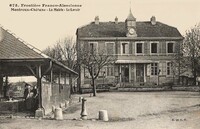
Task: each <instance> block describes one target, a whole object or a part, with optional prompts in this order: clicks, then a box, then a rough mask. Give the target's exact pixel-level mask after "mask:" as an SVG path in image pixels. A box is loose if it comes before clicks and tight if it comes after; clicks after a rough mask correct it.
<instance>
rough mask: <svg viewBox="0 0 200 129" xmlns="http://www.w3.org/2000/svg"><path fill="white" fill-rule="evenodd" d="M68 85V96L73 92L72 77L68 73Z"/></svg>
mask: <svg viewBox="0 0 200 129" xmlns="http://www.w3.org/2000/svg"><path fill="white" fill-rule="evenodd" d="M69 85H70V92H71V93H70V94H72V93H73V92H74V90H73V87H72V76H71V74H70V73H69Z"/></svg>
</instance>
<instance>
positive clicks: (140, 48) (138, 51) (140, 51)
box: [136, 43, 143, 53]
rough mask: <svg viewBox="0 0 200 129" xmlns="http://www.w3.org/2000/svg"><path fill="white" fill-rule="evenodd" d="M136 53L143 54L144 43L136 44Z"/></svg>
mask: <svg viewBox="0 0 200 129" xmlns="http://www.w3.org/2000/svg"><path fill="white" fill-rule="evenodd" d="M136 53H143V43H136Z"/></svg>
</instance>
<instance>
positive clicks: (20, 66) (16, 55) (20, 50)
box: [0, 27, 77, 116]
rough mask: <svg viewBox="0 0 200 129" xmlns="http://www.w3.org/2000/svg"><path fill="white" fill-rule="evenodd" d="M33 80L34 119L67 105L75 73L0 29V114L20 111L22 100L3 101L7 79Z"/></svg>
mask: <svg viewBox="0 0 200 129" xmlns="http://www.w3.org/2000/svg"><path fill="white" fill-rule="evenodd" d="M20 76H33V77H35V78H36V80H37V81H36V87H37V89H38V100H39V102H38V103H39V104H38V109H37V110H36V114H35V115H36V116H43V115H44V114H47V113H49V112H51V109H52V106H55V107H57V106H59V107H60V106H64V105H66V104H68V103H69V101H70V87H71V85H73V83H74V82H75V79H76V77H77V73H76V72H75V71H73V70H71V69H69V68H68V67H67V66H65V65H63V64H62V63H60V62H58V61H56V60H54V59H52V58H50V57H48V56H47V55H45V54H43V53H42V52H41V51H40V50H38V49H37V48H35V47H33V46H32V45H30V44H27V43H25V42H24V41H23V40H21V39H20V38H17V37H16V36H15V35H14V34H12V33H11V32H9V31H8V30H5V29H4V28H3V27H0V97H1V101H0V105H1V106H0V107H1V111H6V110H10V111H22V110H26V109H25V108H24V99H23V98H21V99H19V98H13V99H12V100H10V101H9V100H7V99H6V98H7V94H6V93H7V92H8V85H9V84H8V83H9V80H8V78H9V77H20Z"/></svg>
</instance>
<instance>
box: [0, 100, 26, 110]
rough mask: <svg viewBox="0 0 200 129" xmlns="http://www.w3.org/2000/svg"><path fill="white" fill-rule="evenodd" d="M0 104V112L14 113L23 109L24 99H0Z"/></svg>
mask: <svg viewBox="0 0 200 129" xmlns="http://www.w3.org/2000/svg"><path fill="white" fill-rule="evenodd" d="M0 105H1V106H0V113H7V112H11V113H14V112H20V111H23V110H24V105H25V103H24V100H14V101H1V102H0Z"/></svg>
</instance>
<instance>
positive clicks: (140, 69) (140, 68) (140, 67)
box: [136, 64, 144, 83]
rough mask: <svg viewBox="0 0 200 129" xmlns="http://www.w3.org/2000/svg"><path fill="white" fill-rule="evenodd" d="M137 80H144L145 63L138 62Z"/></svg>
mask: <svg viewBox="0 0 200 129" xmlns="http://www.w3.org/2000/svg"><path fill="white" fill-rule="evenodd" d="M136 82H139V83H141V82H144V64H136Z"/></svg>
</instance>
